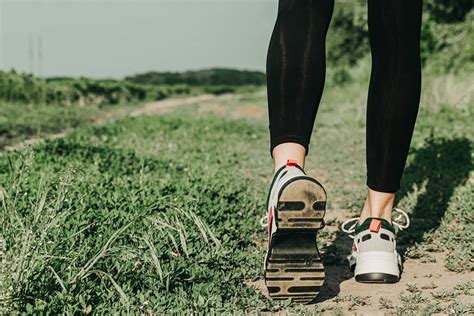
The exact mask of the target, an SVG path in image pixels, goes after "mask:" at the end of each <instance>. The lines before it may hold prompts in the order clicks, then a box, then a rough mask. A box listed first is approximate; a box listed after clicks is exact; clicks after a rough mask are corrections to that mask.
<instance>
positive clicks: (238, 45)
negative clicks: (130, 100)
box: [0, 0, 278, 78]
mask: <svg viewBox="0 0 474 316" xmlns="http://www.w3.org/2000/svg"><path fill="white" fill-rule="evenodd" d="M277 7H278V0H128V1H123V0H36V1H34V0H0V11H1V12H0V17H1V25H0V44H1V50H0V69H2V70H8V69H11V68H14V69H16V70H18V71H22V72H30V71H31V69H33V72H34V73H35V74H38V73H40V72H42V74H43V75H44V76H90V77H114V78H121V77H123V76H126V75H130V74H135V73H140V72H145V71H152V70H156V71H181V70H190V69H200V68H208V67H235V68H241V69H255V70H264V69H265V58H266V52H267V47H268V42H269V39H270V35H271V32H272V29H273V25H274V22H275V19H276V12H277ZM41 43H42V44H41ZM40 46H42V49H40V48H39V47H40ZM41 51H42V55H43V57H42V58H40V57H38V56H39V54H40V52H41ZM31 56H32V58H31ZM39 60H43V62H42V63H39Z"/></svg>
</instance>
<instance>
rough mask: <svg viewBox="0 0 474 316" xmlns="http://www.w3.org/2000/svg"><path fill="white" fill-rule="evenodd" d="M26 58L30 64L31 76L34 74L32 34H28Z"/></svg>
mask: <svg viewBox="0 0 474 316" xmlns="http://www.w3.org/2000/svg"><path fill="white" fill-rule="evenodd" d="M28 57H29V62H30V73H31V74H32V75H33V74H34V72H35V68H34V67H35V60H34V58H35V56H34V48H33V34H32V33H29V34H28Z"/></svg>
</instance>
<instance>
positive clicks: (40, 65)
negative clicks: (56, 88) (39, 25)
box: [38, 34, 43, 77]
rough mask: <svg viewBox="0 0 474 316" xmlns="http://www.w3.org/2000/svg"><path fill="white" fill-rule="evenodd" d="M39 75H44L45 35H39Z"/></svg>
mask: <svg viewBox="0 0 474 316" xmlns="http://www.w3.org/2000/svg"><path fill="white" fill-rule="evenodd" d="M38 76H39V77H43V36H42V35H41V34H39V35H38Z"/></svg>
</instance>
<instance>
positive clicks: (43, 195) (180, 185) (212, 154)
mask: <svg viewBox="0 0 474 316" xmlns="http://www.w3.org/2000/svg"><path fill="white" fill-rule="evenodd" d="M367 70H368V64H367V63H363V64H362V65H361V66H360V67H358V68H355V69H353V70H352V71H353V73H351V75H352V76H353V77H354V78H359V79H358V80H355V81H353V82H352V83H350V84H347V85H345V86H344V87H343V88H339V87H338V86H336V85H332V84H331V83H330V84H328V89H327V90H326V91H325V94H324V97H323V101H322V105H321V107H320V112H319V114H318V118H317V122H316V128H315V132H314V135H313V142H312V145H311V148H310V153H311V156H310V159H309V160H308V163H307V169H308V170H310V173H311V174H313V175H315V176H316V177H317V178H318V179H320V180H321V181H322V183H323V184H324V185H325V186H326V188H327V190H328V192H329V203H330V204H329V210H328V213H330V214H331V213H332V214H334V213H337V212H340V214H342V215H343V217H346V218H348V217H349V216H351V215H356V214H357V211H358V210H359V208H360V207H361V206H362V202H363V198H364V193H365V184H364V183H365V160H364V159H365V156H364V155H365V149H364V142H365V127H364V126H365V100H366V88H367V74H368V71H367ZM468 77H469V74H468V73H467V74H463V73H460V74H458V75H439V76H438V75H430V76H427V77H426V78H425V81H424V90H423V98H422V106H421V110H420V115H419V120H418V123H417V126H416V131H415V135H414V139H413V142H412V148H411V152H410V156H409V160H408V165H407V169H406V171H405V177H404V181H403V184H402V190H401V191H400V192H399V194H398V202H397V203H398V205H399V206H400V207H402V208H404V209H405V210H407V211H408V212H409V213H410V216H411V218H412V226H411V227H410V229H408V230H407V231H406V232H404V233H402V234H401V236H400V246H401V250H402V253H403V254H404V256H405V258H414V259H416V258H421V259H423V260H428V261H429V260H431V259H430V258H433V255H434V254H435V253H439V252H441V253H445V254H449V256H448V258H447V260H446V262H445V264H444V265H445V267H446V269H448V270H450V271H456V272H460V273H468V272H469V271H473V270H474V263H473V261H472V257H473V254H474V247H473V244H472V240H473V237H474V236H473V234H474V225H473V222H474V221H473V220H474V219H473V213H472V210H473V208H474V204H473V199H472V196H473V191H474V182H473V176H472V171H473V164H472V163H473V162H472V144H473V141H474V130H473V127H472V124H471V123H472V121H473V119H474V114H473V108H472V103H471V102H472V91H471V92H469V89H466V86H468V85H469V83H468V80H467V82H466V79H467V78H468ZM443 87H444V88H443ZM447 87H449V88H447ZM341 89H343V90H342V91H341ZM442 89H446V91H444V92H445V93H443V91H441V90H442ZM466 91H467V92H466ZM466 93H467V94H466ZM265 111H266V97H265V94H264V93H263V91H256V92H248V93H241V94H235V95H231V96H224V97H219V98H216V99H215V100H211V101H209V102H207V103H205V104H197V105H191V106H185V107H180V108H176V109H175V110H173V111H172V112H169V113H165V114H159V115H155V116H142V117H136V118H122V119H119V120H117V121H114V122H109V123H103V124H101V125H91V124H90V123H87V124H85V125H84V126H83V127H80V128H78V129H76V130H75V131H73V132H71V133H69V134H67V135H66V136H65V137H62V138H58V139H54V140H47V141H45V142H43V143H40V144H37V145H35V146H32V147H28V148H26V149H19V150H16V151H13V152H4V153H3V154H2V155H1V156H0V207H1V208H2V213H1V214H2V219H1V225H2V229H1V235H2V237H3V243H2V247H3V255H2V257H1V258H0V259H1V262H0V264H1V269H2V271H3V274H2V278H3V279H2V280H1V281H2V292H1V293H0V294H1V297H0V300H1V302H2V305H3V311H4V312H5V313H10V312H13V311H17V312H26V313H32V312H35V313H39V312H45V313H52V314H57V313H68V314H72V313H90V312H94V313H98V314H104V313H107V314H108V313H112V312H128V313H157V314H161V313H164V312H166V313H174V312H179V313H185V312H186V313H190V312H194V313H196V312H199V313H211V312H214V313H233V312H237V313H243V312H259V311H261V312H263V311H279V310H282V309H285V310H287V311H294V312H302V311H304V309H303V307H302V306H298V305H294V304H292V303H291V302H272V301H271V300H268V299H266V298H265V296H264V295H263V294H261V293H260V292H258V291H256V290H255V289H254V288H253V287H250V286H247V285H246V281H250V280H257V279H260V278H261V277H262V258H263V255H264V251H265V238H266V231H265V229H263V228H261V227H260V226H259V224H258V222H259V219H260V217H261V216H262V215H263V214H264V198H265V195H266V190H267V186H268V184H269V181H270V178H271V171H272V165H271V160H270V156H269V152H268V131H267V119H266V112H265ZM58 113H61V112H58ZM78 113H79V112H78ZM81 115H84V114H77V115H72V114H71V118H77V117H81ZM92 116H93V115H92ZM22 117H23V116H22ZM37 117H40V116H37ZM87 117H89V116H87ZM32 120H33V119H32ZM71 120H72V121H74V120H73V119H71ZM81 120H82V119H81ZM12 121H14V120H10V122H12ZM17 121H18V119H17ZM65 121H67V120H65ZM62 122H64V121H62ZM12 124H13V123H12ZM54 125H57V124H54ZM71 125H72V127H74V124H73V123H71ZM87 125H89V126H87ZM334 144H337V146H335V145H334ZM340 223H341V220H339V219H332V220H328V222H327V224H328V229H327V230H324V231H323V233H322V235H321V237H322V238H321V239H320V241H319V242H320V243H321V245H320V246H321V247H322V248H323V249H324V251H325V256H324V258H325V259H324V260H325V261H326V264H327V265H328V266H330V267H334V269H338V270H341V271H345V269H347V268H346V265H345V262H344V258H345V256H346V255H347V253H346V252H345V251H343V250H341V247H342V246H344V245H346V246H347V244H348V243H350V240H349V238H348V237H346V236H343V235H342V234H341V233H340V232H339V231H338V229H337V227H338V225H340ZM343 248H344V247H343ZM466 281H468V280H466ZM472 286H473V285H472V283H463V284H459V285H456V287H455V288H453V289H451V290H450V291H448V292H446V293H447V294H446V293H445V294H443V293H444V292H443V293H441V292H439V293H438V292H437V293H438V294H437V295H434V294H433V295H432V296H430V297H429V298H428V299H426V298H423V300H421V301H420V297H418V298H417V296H416V293H417V292H416V291H410V293H412V294H413V297H411V296H407V297H408V298H407V297H404V298H403V299H401V303H400V304H399V305H396V304H395V306H392V307H387V309H386V311H387V312H394V313H399V314H404V313H406V312H409V313H410V312H411V313H421V312H423V311H424V312H425V313H429V312H434V311H446V312H449V313H453V311H455V312H457V313H458V314H468V313H472V312H473V305H472V299H471V303H470V304H469V303H468V304H465V303H460V302H458V301H457V297H458V296H459V295H465V293H468V294H469V293H472ZM412 290H413V288H412ZM412 294H410V295H412ZM469 295H472V294H469ZM471 298H472V296H471ZM326 300H328V301H332V302H339V301H341V300H342V301H343V300H344V298H341V297H339V296H337V293H336V294H335V295H329V296H328V297H327V298H326ZM338 300H339V301H338ZM404 300H405V301H404ZM440 302H447V304H449V305H448V307H443V306H444V305H439V304H440ZM440 306H441V307H440ZM324 308H325V305H324V304H319V305H317V306H316V307H313V311H322V310H324ZM332 312H333V313H338V312H339V311H338V310H337V309H332Z"/></svg>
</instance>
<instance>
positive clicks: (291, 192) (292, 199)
mask: <svg viewBox="0 0 474 316" xmlns="http://www.w3.org/2000/svg"><path fill="white" fill-rule="evenodd" d="M325 213H326V192H325V191H324V188H323V187H322V186H321V184H319V183H318V182H317V181H316V180H314V179H312V178H309V177H300V178H295V179H293V180H292V181H290V182H289V183H287V184H286V185H285V186H284V187H283V188H282V189H281V193H280V197H279V199H278V204H277V208H276V210H275V216H276V225H277V228H278V230H312V231H314V230H318V229H321V228H322V227H323V226H324V214H325Z"/></svg>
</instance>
